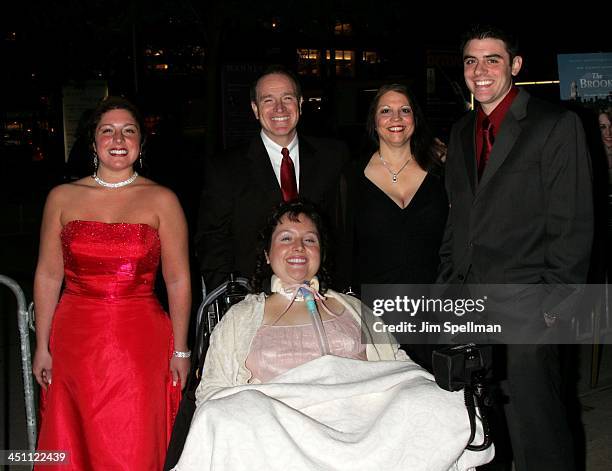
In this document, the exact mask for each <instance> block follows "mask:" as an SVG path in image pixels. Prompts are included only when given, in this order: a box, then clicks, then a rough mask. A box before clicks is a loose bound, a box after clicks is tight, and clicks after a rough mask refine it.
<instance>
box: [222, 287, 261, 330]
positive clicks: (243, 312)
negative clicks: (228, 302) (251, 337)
mask: <svg viewBox="0 0 612 471" xmlns="http://www.w3.org/2000/svg"><path fill="white" fill-rule="evenodd" d="M265 300H266V296H265V294H264V293H258V294H247V295H246V297H245V298H244V299H243V300H242V301H240V302H238V303H236V304H234V305H233V306H232V307H230V308H229V310H228V311H227V312H226V313H225V315H224V316H223V318H222V319H221V322H219V325H221V324H224V325H225V324H230V323H233V324H236V323H244V322H250V321H251V320H252V319H253V314H254V312H255V310H256V309H258V308H260V307H261V308H263V304H264V303H265ZM262 312H263V311H262Z"/></svg>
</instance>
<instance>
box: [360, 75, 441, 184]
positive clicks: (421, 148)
mask: <svg viewBox="0 0 612 471" xmlns="http://www.w3.org/2000/svg"><path fill="white" fill-rule="evenodd" d="M388 92H396V93H399V94H401V95H404V96H405V97H406V98H407V99H408V102H409V103H410V107H411V108H412V114H413V116H414V133H413V134H412V137H411V138H410V152H412V155H413V156H414V160H415V161H416V162H417V163H418V164H419V166H420V167H421V168H422V169H423V170H426V171H428V172H433V173H434V174H436V173H438V172H437V171H438V170H439V169H440V168H441V166H442V162H441V161H440V158H439V157H438V153H437V149H436V146H435V144H434V138H433V134H432V132H431V129H430V127H429V124H428V123H427V120H426V119H425V113H423V110H422V108H421V107H420V106H419V103H418V102H417V100H416V97H415V96H414V93H413V92H412V91H411V90H410V88H408V87H407V86H406V85H403V84H400V83H389V84H385V85H382V86H381V87H380V88H379V89H378V92H377V93H376V95H375V96H374V98H373V99H372V103H370V109H369V111H368V117H367V121H366V129H367V132H368V135H369V136H370V139H372V141H373V142H374V144H375V145H376V146H379V145H380V138H379V137H378V132H377V131H376V110H377V108H378V103H379V102H380V99H381V98H382V96H383V95H384V94H385V93H388Z"/></svg>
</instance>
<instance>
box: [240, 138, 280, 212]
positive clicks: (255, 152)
mask: <svg viewBox="0 0 612 471" xmlns="http://www.w3.org/2000/svg"><path fill="white" fill-rule="evenodd" d="M246 157H247V159H248V161H249V165H250V166H251V171H250V175H252V176H253V179H254V181H255V183H256V186H258V187H260V188H261V189H262V190H263V191H264V192H265V193H266V194H268V195H274V198H273V199H274V200H275V201H280V200H281V199H282V197H281V191H280V186H279V184H278V180H277V179H276V175H275V174H274V169H273V168H272V162H270V157H269V156H268V152H267V151H266V147H265V146H264V144H263V141H262V140H261V137H260V136H257V137H255V138H254V139H253V140H252V141H251V145H250V146H249V151H248V153H247V156H246Z"/></svg>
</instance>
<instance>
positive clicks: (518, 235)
mask: <svg viewBox="0 0 612 471" xmlns="http://www.w3.org/2000/svg"><path fill="white" fill-rule="evenodd" d="M475 116H476V113H475V112H471V113H469V114H468V115H466V116H464V117H463V118H462V119H461V120H459V121H458V122H457V123H456V124H455V125H454V126H453V128H452V131H451V136H450V142H449V154H448V157H447V162H446V188H447V192H448V196H449V201H450V212H449V218H448V222H447V227H446V231H445V236H444V241H443V244H442V248H441V251H440V255H441V261H442V264H441V271H440V276H439V281H441V282H459V283H462V282H469V283H530V284H531V283H540V284H544V285H548V286H549V287H550V289H548V288H546V289H545V291H546V294H545V296H544V299H543V300H542V305H541V307H542V311H543V312H548V311H550V310H555V309H557V308H561V307H562V306H561V305H560V304H559V303H560V302H561V300H563V299H564V298H566V296H567V295H568V293H569V292H571V289H570V288H569V287H568V286H567V285H571V284H574V283H585V281H586V275H587V270H588V264H589V255H590V250H591V243H592V238H593V227H592V226H593V207H592V191H591V186H592V182H591V169H590V158H589V154H588V150H587V145H586V142H585V136H584V131H583V129H582V125H581V123H580V120H579V119H578V117H577V116H576V115H575V114H574V113H572V112H570V111H567V110H565V109H563V108H561V107H558V106H554V105H551V104H548V103H545V102H543V101H541V100H538V99H537V98H534V97H531V96H530V95H529V94H528V93H527V92H525V91H524V90H521V91H520V92H519V94H518V95H517V97H516V98H515V99H514V102H513V103H512V106H511V108H510V110H509V111H508V112H507V114H506V116H505V118H504V121H503V123H502V125H501V126H500V129H499V131H498V133H497V134H496V137H495V144H494V147H493V150H492V152H491V155H490V158H489V161H488V163H487V166H486V168H485V170H484V174H483V176H482V179H481V181H480V183H478V181H477V173H476V159H475V150H474V148H475V132H476V131H475V121H476V119H475ZM553 286H554V288H553ZM564 287H565V288H564ZM555 314H558V315H561V316H571V312H565V313H562V312H561V313H558V312H555Z"/></svg>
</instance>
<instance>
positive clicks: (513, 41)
mask: <svg viewBox="0 0 612 471" xmlns="http://www.w3.org/2000/svg"><path fill="white" fill-rule="evenodd" d="M472 39H499V40H500V41H503V43H504V45H505V46H506V51H507V52H508V55H509V56H510V62H512V61H513V60H514V58H515V57H516V56H518V55H519V52H520V51H519V43H518V39H517V38H516V36H514V35H513V34H511V33H508V32H507V31H505V30H503V29H502V28H500V27H498V26H492V25H485V24H473V25H471V26H470V27H469V29H468V30H467V31H465V32H464V33H463V34H462V36H461V45H460V52H461V55H462V56H463V51H464V50H465V46H467V43H468V42H470V41H471V40H472Z"/></svg>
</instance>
